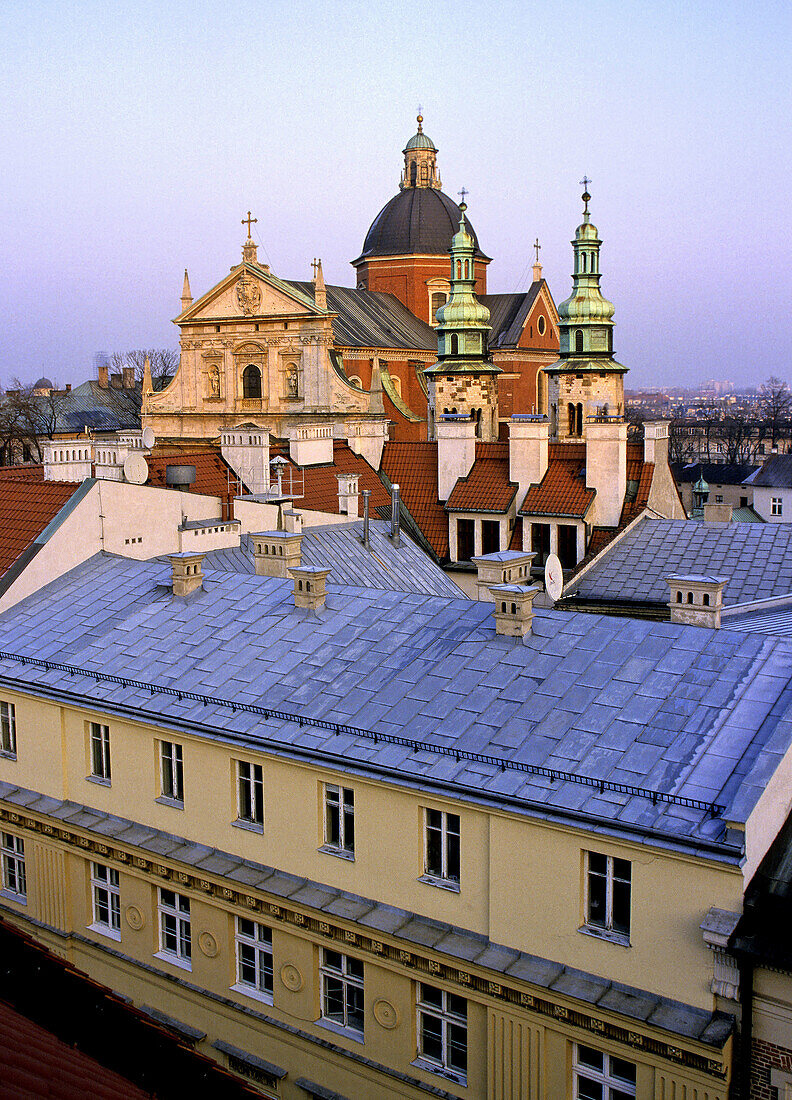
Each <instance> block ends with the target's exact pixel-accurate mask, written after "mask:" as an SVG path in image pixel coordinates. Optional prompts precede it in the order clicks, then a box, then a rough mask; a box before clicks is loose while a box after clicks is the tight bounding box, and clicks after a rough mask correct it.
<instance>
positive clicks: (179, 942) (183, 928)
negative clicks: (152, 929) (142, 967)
mask: <svg viewBox="0 0 792 1100" xmlns="http://www.w3.org/2000/svg"><path fill="white" fill-rule="evenodd" d="M166 895H171V896H172V897H173V901H172V902H170V901H167V900H166ZM184 905H186V908H184ZM169 920H170V921H172V923H173V928H172V929H169V928H167V927H166V922H167V921H169ZM157 931H158V937H159V939H158V943H159V951H157V952H156V954H155V958H157V959H163V960H164V961H165V962H169V963H173V965H174V966H179V967H181V968H182V970H192V911H191V904H190V898H189V897H188V896H187V895H186V894H180V893H179V892H178V891H177V890H168V889H167V887H164V886H160V887H158V888H157ZM167 937H173V939H174V941H175V948H174V947H169V946H168V943H167Z"/></svg>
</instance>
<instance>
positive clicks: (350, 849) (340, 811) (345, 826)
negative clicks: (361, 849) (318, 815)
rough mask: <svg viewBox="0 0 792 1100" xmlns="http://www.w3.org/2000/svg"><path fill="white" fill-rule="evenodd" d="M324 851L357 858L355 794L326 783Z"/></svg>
mask: <svg viewBox="0 0 792 1100" xmlns="http://www.w3.org/2000/svg"><path fill="white" fill-rule="evenodd" d="M324 790H325V815H324V846H323V849H322V850H323V851H325V852H330V853H332V854H333V855H339V856H345V857H346V858H347V859H354V858H355V792H354V790H353V789H352V788H351V787H341V786H339V784H338V783H325V785H324Z"/></svg>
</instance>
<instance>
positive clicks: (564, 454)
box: [520, 443, 596, 519]
mask: <svg viewBox="0 0 792 1100" xmlns="http://www.w3.org/2000/svg"><path fill="white" fill-rule="evenodd" d="M548 452H549V453H548V463H547V470H546V472H545V475H544V477H543V478H542V480H541V481H540V482H539V484H538V485H532V486H531V488H530V489H529V490H528V492H527V493H526V494H525V499H524V500H523V502H522V505H521V506H520V511H521V512H522V514H523V515H534V516H569V517H572V518H575V519H582V518H583V516H585V514H586V512H587V511H588V510H589V508H590V507H591V504H592V501H593V500H594V497H595V496H596V493H595V491H594V490H593V489H587V488H586V478H585V465H586V447H585V444H584V443H551V444H550V446H549V449H548Z"/></svg>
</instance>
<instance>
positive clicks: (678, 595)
mask: <svg viewBox="0 0 792 1100" xmlns="http://www.w3.org/2000/svg"><path fill="white" fill-rule="evenodd" d="M728 580H729V578H728V577H712V576H707V575H706V574H703V573H690V574H688V575H683V574H673V575H672V576H670V577H667V578H666V583H667V584H668V587H669V589H670V593H669V601H668V606H669V607H670V609H671V622H672V623H683V624H684V625H686V626H707V627H710V629H712V630H718V629H719V628H720V625H721V611H722V609H723V589H724V588H725V586H726V584H727V583H728Z"/></svg>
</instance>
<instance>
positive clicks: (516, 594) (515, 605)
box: [490, 584, 542, 638]
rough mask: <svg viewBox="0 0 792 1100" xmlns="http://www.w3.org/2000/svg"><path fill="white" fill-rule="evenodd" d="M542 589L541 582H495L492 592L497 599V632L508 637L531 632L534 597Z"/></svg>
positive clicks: (518, 636)
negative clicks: (525, 583) (526, 583)
mask: <svg viewBox="0 0 792 1100" xmlns="http://www.w3.org/2000/svg"><path fill="white" fill-rule="evenodd" d="M541 591H542V586H541V584H531V585H524V584H493V585H492V587H491V588H490V592H491V593H492V597H493V599H494V600H495V633H496V634H503V635H505V636H506V637H507V638H524V637H525V635H526V634H530V633H531V623H532V622H533V602H534V597H535V596H536V595H537V594H538V593H539V592H541Z"/></svg>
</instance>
